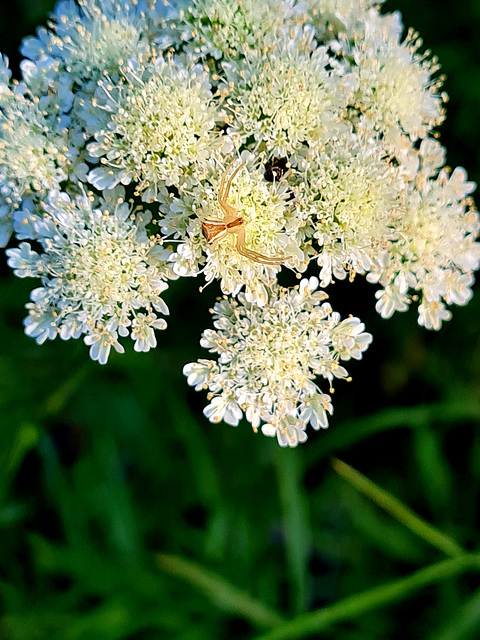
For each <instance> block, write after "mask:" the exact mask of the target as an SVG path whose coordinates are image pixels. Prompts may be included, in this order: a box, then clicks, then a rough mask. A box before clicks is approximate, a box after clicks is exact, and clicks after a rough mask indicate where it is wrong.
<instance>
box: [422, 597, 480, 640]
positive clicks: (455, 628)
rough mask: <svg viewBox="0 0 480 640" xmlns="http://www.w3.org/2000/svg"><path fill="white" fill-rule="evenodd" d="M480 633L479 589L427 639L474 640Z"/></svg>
mask: <svg viewBox="0 0 480 640" xmlns="http://www.w3.org/2000/svg"><path fill="white" fill-rule="evenodd" d="M479 635H480V591H477V592H476V593H475V594H474V595H473V596H472V597H471V598H470V599H469V600H467V602H466V603H465V604H464V605H463V607H462V608H461V609H460V611H459V612H458V613H457V615H455V616H454V617H453V619H452V620H450V621H449V622H448V624H447V625H446V626H444V627H442V629H438V630H436V631H435V632H434V633H432V635H431V636H429V640H474V639H475V638H478V637H479Z"/></svg>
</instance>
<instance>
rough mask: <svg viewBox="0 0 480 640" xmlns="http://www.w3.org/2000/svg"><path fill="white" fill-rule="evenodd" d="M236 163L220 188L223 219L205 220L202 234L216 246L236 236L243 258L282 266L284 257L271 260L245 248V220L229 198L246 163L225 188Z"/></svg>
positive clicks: (223, 177) (240, 166)
mask: <svg viewBox="0 0 480 640" xmlns="http://www.w3.org/2000/svg"><path fill="white" fill-rule="evenodd" d="M234 162H235V161H234V160H233V161H232V162H231V163H230V164H229V165H228V167H227V168H226V169H225V171H224V173H223V176H222V179H221V180H220V187H219V189H218V204H219V205H220V209H221V210H222V213H223V219H221V220H219V219H215V218H205V220H204V221H203V224H202V234H203V237H204V238H205V240H206V241H207V242H208V244H214V243H217V242H219V241H220V240H222V239H223V238H225V237H226V236H227V235H228V234H232V235H234V236H236V245H235V248H236V250H237V251H238V253H239V254H240V255H241V256H244V257H245V258H249V259H250V260H254V261H255V262H259V263H260V264H267V265H277V264H281V263H282V262H283V261H284V260H285V257H284V256H279V257H276V258H273V257H272V258H270V257H268V256H264V255H263V254H261V253H257V252H256V251H253V249H248V247H246V246H245V220H244V219H243V218H242V216H241V215H240V214H239V213H238V211H237V210H236V209H235V207H232V205H230V204H228V202H227V198H228V194H229V193H230V187H231V186H232V182H233V179H234V178H235V176H236V175H237V173H238V172H239V171H240V169H242V168H243V167H244V166H245V163H242V164H241V165H239V166H238V167H237V168H236V169H235V171H234V172H233V173H232V174H231V176H230V178H229V179H228V182H227V184H226V186H225V181H226V178H227V175H228V171H229V170H230V167H231V166H232V165H233V163H234Z"/></svg>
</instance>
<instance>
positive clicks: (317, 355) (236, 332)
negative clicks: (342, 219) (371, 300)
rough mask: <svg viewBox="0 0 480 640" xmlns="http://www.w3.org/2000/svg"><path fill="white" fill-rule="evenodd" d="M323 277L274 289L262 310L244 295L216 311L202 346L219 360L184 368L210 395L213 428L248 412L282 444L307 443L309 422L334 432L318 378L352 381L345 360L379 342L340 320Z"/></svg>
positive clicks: (354, 320)
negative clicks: (323, 285) (320, 286)
mask: <svg viewBox="0 0 480 640" xmlns="http://www.w3.org/2000/svg"><path fill="white" fill-rule="evenodd" d="M317 288H318V279H317V278H310V279H309V280H307V279H303V280H302V281H301V283H300V286H297V287H295V288H294V289H293V290H287V289H283V288H282V287H279V286H274V287H273V288H272V290H271V292H270V297H269V299H268V303H267V304H266V305H265V306H263V307H260V306H258V305H256V304H253V303H250V302H248V301H247V299H246V297H245V296H244V295H243V294H240V295H239V296H238V302H237V301H229V300H222V301H221V302H219V303H217V304H216V305H215V307H214V309H213V320H214V326H215V330H207V331H205V332H204V334H203V337H202V340H201V345H202V346H203V347H205V348H206V349H208V350H209V351H210V352H211V353H216V354H218V355H219V358H218V361H216V362H215V361H211V360H199V361H198V362H196V363H191V364H188V365H186V366H185V367H184V370H183V371H184V374H185V375H186V376H187V377H188V383H189V384H190V385H191V386H195V388H196V389H197V390H200V389H202V388H204V389H208V390H209V392H210V393H209V398H210V404H209V405H208V406H207V407H206V408H205V410H204V413H205V415H206V417H207V418H208V419H209V420H210V421H211V422H220V421H221V420H223V421H224V422H226V423H227V424H231V425H233V426H237V425H238V423H239V421H240V419H241V418H242V416H243V414H244V413H245V417H246V419H247V420H248V422H250V423H251V425H252V427H253V428H254V430H257V429H258V428H259V427H260V425H262V427H261V428H262V432H263V433H264V434H265V435H268V436H275V435H276V436H277V438H278V442H279V444H280V445H281V446H283V447H285V446H290V447H295V446H296V445H297V444H298V443H299V442H305V440H306V439H307V434H306V432H305V429H306V426H307V424H309V423H310V425H311V426H312V427H313V428H314V429H319V428H321V427H322V428H325V427H327V426H328V416H327V414H331V413H332V411H333V408H332V404H331V398H330V396H329V395H328V394H326V393H323V391H322V390H321V388H320V387H319V386H318V385H317V384H316V382H315V379H316V378H317V377H318V376H320V377H323V378H324V379H325V380H326V381H327V382H328V385H329V388H330V387H331V386H332V385H333V382H334V380H335V379H349V378H348V373H347V371H346V369H345V368H344V367H343V366H342V365H341V361H342V360H350V359H351V358H355V359H357V360H358V359H360V358H361V357H362V353H363V351H365V349H366V348H367V347H368V345H369V344H370V342H371V339H372V337H371V335H370V334H369V333H365V332H364V328H365V327H364V325H363V324H362V323H361V322H360V320H358V318H348V319H347V320H343V321H341V320H340V316H339V314H338V313H335V312H333V311H332V308H331V306H330V304H329V303H328V302H325V298H326V297H327V296H326V294H325V293H324V292H323V291H317Z"/></svg>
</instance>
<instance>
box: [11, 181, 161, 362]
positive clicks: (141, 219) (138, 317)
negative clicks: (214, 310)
mask: <svg viewBox="0 0 480 640" xmlns="http://www.w3.org/2000/svg"><path fill="white" fill-rule="evenodd" d="M112 204H113V203H108V204H107V203H105V202H103V203H98V204H97V205H95V206H94V205H93V204H92V202H91V199H90V198H89V197H87V196H79V197H78V198H77V199H76V200H74V201H72V200H71V199H70V198H69V197H68V196H66V195H65V194H61V193H59V192H52V193H51V195H50V197H49V199H48V202H47V203H46V204H45V211H44V215H43V216H42V217H39V216H36V215H35V214H32V213H31V211H29V210H28V209H25V210H23V211H22V212H19V217H20V216H21V217H22V224H24V226H25V230H24V234H23V237H31V238H32V239H34V240H36V241H37V242H39V243H40V245H41V246H42V249H43V251H42V253H37V252H36V251H34V250H33V249H32V247H31V245H30V244H29V243H28V242H22V243H21V244H20V247H19V248H18V249H8V251H7V255H8V264H9V266H10V267H12V268H13V269H14V271H15V274H16V275H17V276H19V277H21V278H25V277H36V278H40V279H41V282H42V286H41V287H39V288H37V289H34V290H33V291H32V294H31V300H32V301H31V302H29V303H28V304H27V309H28V316H27V318H26V319H25V332H26V333H27V335H29V336H31V337H33V338H35V339H36V340H37V342H38V343H39V344H42V343H43V342H45V340H47V339H50V340H53V339H54V338H56V337H57V336H58V335H59V336H60V338H61V339H62V340H69V339H70V338H79V337H80V336H82V335H83V336H84V341H85V344H87V345H89V346H90V356H91V358H92V359H93V360H98V361H99V362H100V364H105V363H106V362H107V359H108V356H109V353H110V350H111V348H112V347H113V348H114V349H115V350H116V351H118V352H120V353H122V352H123V347H122V345H121V344H120V343H119V341H118V338H119V337H127V336H128V335H130V336H131V338H132V340H134V342H135V345H134V346H135V350H136V351H148V350H149V349H150V348H151V347H154V346H156V339H155V334H154V331H153V330H154V329H164V328H165V327H166V322H165V320H163V319H161V318H158V317H157V315H156V313H155V312H157V313H161V314H164V315H165V314H168V308H167V306H166V304H165V302H164V301H163V299H162V297H161V294H162V292H163V291H165V289H167V283H166V280H167V277H168V270H167V268H166V267H165V266H163V263H162V261H161V260H163V256H162V255H159V250H160V254H161V248H160V247H157V246H155V245H154V244H152V243H151V242H150V241H149V239H148V238H147V236H146V234H145V225H146V224H147V223H148V222H149V219H150V216H149V214H148V213H147V212H143V213H141V214H137V216H135V215H132V212H131V209H130V206H129V205H128V204H127V203H125V202H124V201H123V199H122V198H118V199H117V201H116V202H115V204H113V206H112V207H111V208H110V205H112Z"/></svg>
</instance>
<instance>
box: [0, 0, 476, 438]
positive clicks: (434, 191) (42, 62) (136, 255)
mask: <svg viewBox="0 0 480 640" xmlns="http://www.w3.org/2000/svg"><path fill="white" fill-rule="evenodd" d="M381 4H382V0H380V2H377V1H375V0H302V1H300V0H261V1H255V0H228V1H227V0H158V1H154V0H75V1H74V0H61V1H60V2H58V4H57V6H56V8H55V10H54V13H53V15H52V18H51V21H50V22H49V24H48V28H45V29H42V28H41V29H39V30H38V31H37V33H36V36H34V37H29V38H26V39H25V40H24V41H23V44H22V48H21V52H22V54H23V55H24V56H25V60H23V61H22V62H21V64H20V70H21V78H20V79H19V80H12V79H11V72H10V70H9V68H8V61H7V60H6V59H5V58H2V57H0V246H6V244H7V243H8V242H12V243H16V245H17V246H12V247H11V248H9V249H8V250H7V255H8V264H9V265H10V266H11V267H12V268H13V270H14V273H15V275H17V276H19V277H27V276H28V277H35V278H37V279H39V283H40V286H39V287H38V288H36V289H34V290H33V292H32V294H31V301H30V302H29V303H28V304H27V309H28V317H27V318H26V320H25V331H26V333H27V335H29V336H31V337H33V338H35V339H36V340H37V342H39V343H43V342H45V341H46V340H48V339H54V338H55V337H56V336H57V335H59V336H60V338H61V339H64V340H67V339H69V338H79V337H83V339H84V342H85V343H86V344H87V345H88V346H89V347H90V356H91V357H92V358H93V359H94V360H97V361H99V362H100V363H102V364H104V363H105V362H107V359H108V357H109V354H110V352H111V349H112V347H113V349H115V350H116V351H118V352H122V351H123V349H124V347H123V346H122V344H121V343H120V342H121V339H122V338H126V337H128V336H129V337H130V338H131V339H132V340H133V343H134V349H135V350H136V351H142V352H143V351H148V350H149V349H152V348H153V347H155V346H156V341H157V338H156V330H157V329H163V328H164V327H165V326H166V323H165V320H164V319H163V318H162V317H161V316H162V315H165V314H167V313H168V309H167V307H166V305H165V302H164V301H163V297H162V295H163V292H164V291H165V289H167V283H169V282H170V281H171V280H173V279H178V278H180V277H198V276H200V277H201V278H202V283H201V284H202V286H200V287H199V289H200V291H203V289H204V288H205V286H206V285H211V286H217V287H218V288H219V289H220V291H221V292H222V294H223V295H224V296H225V297H224V299H223V300H222V301H221V302H219V303H218V304H217V305H216V306H215V309H214V326H215V329H214V330H207V331H206V332H205V333H204V334H203V338H202V345H203V346H204V347H206V348H207V349H209V350H210V351H211V353H214V354H216V355H217V356H218V359H217V360H205V359H204V360H200V361H198V362H196V363H191V364H189V365H187V366H186V367H185V373H186V375H187V377H188V382H189V384H192V385H194V386H195V387H196V388H198V389H200V388H205V390H206V391H207V392H208V394H209V405H208V406H207V408H206V409H205V415H206V416H207V417H208V418H209V419H210V420H211V421H212V422H218V421H220V420H224V421H225V422H227V423H229V424H234V425H236V424H238V423H239V421H240V419H241V418H242V416H244V415H245V417H246V419H247V420H248V421H249V422H250V423H251V424H252V427H253V428H254V429H255V430H258V429H259V428H260V427H261V428H262V431H263V432H264V433H265V434H267V435H276V436H277V438H278V441H279V443H280V444H281V445H282V446H295V445H296V444H297V443H298V442H303V441H304V440H305V439H306V437H307V436H306V426H307V425H308V424H311V426H312V427H313V428H314V429H318V428H320V427H326V426H327V424H328V419H327V418H328V415H330V414H331V413H332V410H333V409H332V403H331V397H330V395H329V394H330V391H329V388H330V386H331V385H332V383H333V381H334V380H335V379H337V378H348V374H347V372H346V370H345V368H344V366H343V364H342V363H343V362H344V361H346V360H349V359H350V358H356V359H360V358H361V356H362V353H363V351H364V350H365V349H366V348H367V346H368V344H369V342H370V340H371V336H370V335H369V334H368V333H365V331H364V326H363V324H362V323H361V322H360V320H358V319H357V318H353V317H349V318H347V319H346V320H343V321H342V320H341V319H340V316H339V315H338V313H335V312H334V311H332V309H331V307H330V305H329V304H328V302H326V300H327V298H328V296H327V291H326V290H327V288H329V287H334V286H337V287H338V285H336V282H337V281H338V280H344V281H346V282H345V285H346V287H348V286H349V285H350V286H355V285H354V281H355V280H357V279H358V278H359V277H365V278H366V279H367V281H368V282H370V283H372V284H374V285H376V286H377V287H378V290H377V291H376V294H375V295H376V298H377V300H376V306H375V308H376V310H377V311H378V313H379V314H380V315H381V316H382V317H383V318H389V317H390V316H392V315H393V313H395V312H396V311H400V312H404V311H407V310H408V309H409V308H410V307H411V306H417V305H418V322H419V324H420V325H422V326H424V327H425V328H427V329H433V330H438V329H440V328H441V325H442V323H443V322H444V321H446V320H449V319H450V318H451V317H452V312H451V310H450V307H451V305H454V304H456V305H464V304H466V303H467V302H468V301H469V300H470V298H471V296H472V285H473V283H474V272H475V271H476V270H477V269H478V268H479V266H480V243H479V242H478V235H479V233H480V219H479V215H478V213H477V210H476V207H475V204H474V202H473V199H472V193H473V191H474V190H475V186H476V185H475V184H474V183H473V182H470V181H469V180H468V177H467V173H466V171H465V169H463V168H462V167H457V168H453V169H449V168H448V167H447V166H446V150H445V149H444V148H443V147H442V146H441V145H440V143H439V142H438V141H437V137H438V135H439V133H438V132H437V131H436V130H435V128H436V127H438V126H439V125H440V124H441V123H442V121H443V119H444V118H445V103H446V102H447V99H448V96H447V95H446V94H445V93H443V92H442V85H443V81H444V78H443V76H441V75H439V70H440V65H439V62H438V60H437V58H436V57H435V56H432V54H431V53H430V51H428V50H427V51H424V50H423V44H422V41H421V39H420V38H419V35H418V34H417V33H416V32H415V31H413V30H412V29H410V30H408V31H407V32H406V34H404V28H403V25H402V19H401V15H400V14H399V13H398V12H394V13H387V12H386V11H383V9H382V10H380V9H381V7H380V5H381ZM87 185H88V186H87ZM89 189H91V191H90V190H89ZM147 202H148V211H146V210H145V208H144V207H145V206H146V205H145V203H147ZM12 236H13V237H12ZM286 271H287V273H285V272H286ZM288 272H290V274H288ZM291 272H293V277H297V278H298V279H301V278H302V277H304V276H303V274H305V277H304V279H303V280H302V282H301V284H300V286H299V287H294V288H293V289H292V288H291V289H285V288H283V287H282V286H281V283H282V282H288V278H289V277H290V278H291V277H292V273H291ZM284 278H285V280H284ZM308 278H309V279H308ZM319 287H320V289H319ZM338 288H340V287H338ZM339 295H340V293H339ZM325 381H326V382H327V384H328V385H329V388H326V389H324V388H323V386H322V385H324V382H325Z"/></svg>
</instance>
